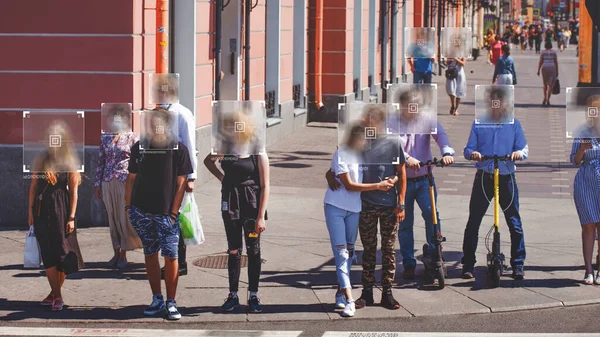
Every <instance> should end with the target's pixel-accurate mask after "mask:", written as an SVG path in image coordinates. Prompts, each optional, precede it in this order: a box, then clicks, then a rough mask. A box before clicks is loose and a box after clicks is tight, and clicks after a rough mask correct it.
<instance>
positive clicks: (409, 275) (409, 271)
mask: <svg viewBox="0 0 600 337" xmlns="http://www.w3.org/2000/svg"><path fill="white" fill-rule="evenodd" d="M402 278H403V279H405V280H414V279H415V266H406V267H404V271H403V272H402Z"/></svg>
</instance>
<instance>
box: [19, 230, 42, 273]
mask: <svg viewBox="0 0 600 337" xmlns="http://www.w3.org/2000/svg"><path fill="white" fill-rule="evenodd" d="M40 264H41V257H40V246H39V244H38V241H37V238H36V237H35V232H34V231H33V226H29V232H27V236H26V237H25V258H24V263H23V268H33V269H38V268H39V267H40Z"/></svg>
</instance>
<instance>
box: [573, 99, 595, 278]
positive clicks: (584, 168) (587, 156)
mask: <svg viewBox="0 0 600 337" xmlns="http://www.w3.org/2000/svg"><path fill="white" fill-rule="evenodd" d="M586 105H587V106H586V108H587V109H586V111H585V113H586V120H587V123H586V125H584V126H582V127H581V128H580V129H579V130H577V132H575V137H576V138H575V141H574V142H573V147H572V149H571V155H570V160H571V163H573V164H574V165H576V166H578V167H579V170H578V171H577V175H575V181H574V182H573V186H574V189H573V192H574V193H573V199H574V201H575V208H576V209H577V215H578V216H579V222H580V223H581V241H582V245H583V261H584V265H585V275H584V279H583V283H584V284H594V283H595V284H598V285H600V271H599V272H598V273H596V278H595V279H594V269H593V267H592V258H593V255H594V241H595V238H596V233H600V116H599V115H598V113H597V112H596V113H594V112H593V110H592V111H590V110H589V108H597V109H600V95H594V96H592V97H590V98H589V99H588V101H587V104H586ZM588 107H589V108H588ZM596 111H597V110H596ZM598 253H599V254H600V245H599V247H598Z"/></svg>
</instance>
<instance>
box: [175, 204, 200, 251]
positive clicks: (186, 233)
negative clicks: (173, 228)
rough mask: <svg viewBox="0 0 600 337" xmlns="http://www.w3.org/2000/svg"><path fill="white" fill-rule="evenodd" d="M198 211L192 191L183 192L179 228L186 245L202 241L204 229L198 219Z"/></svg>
mask: <svg viewBox="0 0 600 337" xmlns="http://www.w3.org/2000/svg"><path fill="white" fill-rule="evenodd" d="M200 219H201V217H200V212H199V211H198V205H197V204H196V200H195V198H194V194H193V193H185V195H184V196H183V201H182V202H181V208H179V228H181V235H183V242H184V243H185V245H186V246H193V245H200V244H202V243H204V241H205V237H204V231H203V230H202V222H201V221H200Z"/></svg>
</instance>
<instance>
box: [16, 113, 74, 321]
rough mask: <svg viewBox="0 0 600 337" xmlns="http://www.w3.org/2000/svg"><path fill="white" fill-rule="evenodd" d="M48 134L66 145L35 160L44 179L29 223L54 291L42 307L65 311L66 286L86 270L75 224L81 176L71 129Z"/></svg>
mask: <svg viewBox="0 0 600 337" xmlns="http://www.w3.org/2000/svg"><path fill="white" fill-rule="evenodd" d="M48 134H49V135H55V136H56V135H57V136H59V137H60V138H59V139H61V144H62V145H61V146H59V147H51V148H48V149H47V150H46V151H45V152H44V153H42V154H41V155H40V156H38V157H37V158H36V160H35V163H34V165H33V168H34V170H33V171H34V172H39V173H40V175H41V176H42V177H43V178H41V179H33V180H32V181H31V186H30V188H29V208H28V209H29V218H28V223H29V226H33V227H34V231H35V235H36V238H37V240H38V243H39V245H40V251H41V255H42V261H43V263H44V269H45V270H46V277H47V278H48V282H49V283H50V288H51V291H50V294H49V295H48V296H46V298H45V299H44V300H42V302H41V304H42V305H46V306H51V307H52V311H61V310H62V309H63V306H64V301H63V298H62V286H63V283H64V282H65V279H66V277H67V275H70V274H72V273H75V272H77V271H79V270H80V269H81V268H83V267H84V264H83V259H82V257H81V251H80V249H79V243H78V241H77V228H76V221H75V215H76V212H77V200H78V190H79V185H80V184H81V175H80V174H79V173H78V172H77V169H78V168H79V167H80V164H79V163H78V160H77V158H76V150H75V147H74V146H73V144H74V143H73V138H72V136H71V133H70V132H69V130H68V128H67V125H66V124H65V123H64V122H62V121H57V122H55V123H53V124H52V125H51V126H50V128H49V130H48Z"/></svg>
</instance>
